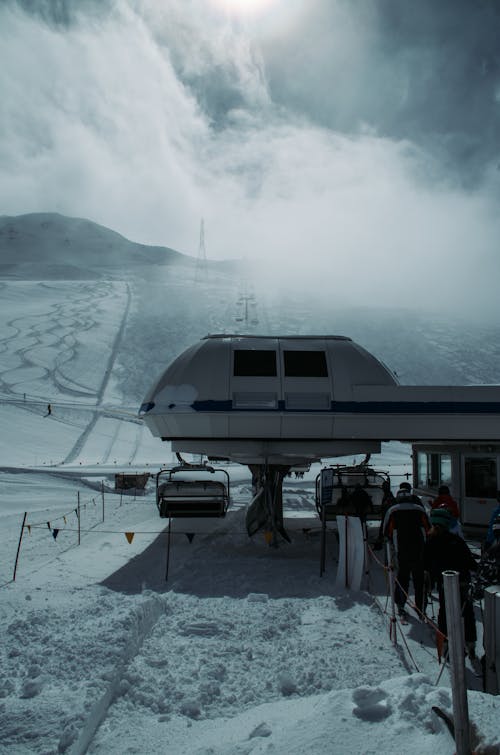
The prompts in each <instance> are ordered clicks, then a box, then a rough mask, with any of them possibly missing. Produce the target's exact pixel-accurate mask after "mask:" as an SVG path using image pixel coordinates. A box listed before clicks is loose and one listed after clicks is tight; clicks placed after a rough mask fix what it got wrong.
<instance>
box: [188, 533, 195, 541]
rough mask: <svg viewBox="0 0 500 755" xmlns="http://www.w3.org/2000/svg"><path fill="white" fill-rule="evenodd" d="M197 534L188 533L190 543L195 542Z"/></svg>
mask: <svg viewBox="0 0 500 755" xmlns="http://www.w3.org/2000/svg"><path fill="white" fill-rule="evenodd" d="M194 536H195V533H194V532H186V537H187V539H188V540H189V542H190V543H192V542H193V540H194Z"/></svg>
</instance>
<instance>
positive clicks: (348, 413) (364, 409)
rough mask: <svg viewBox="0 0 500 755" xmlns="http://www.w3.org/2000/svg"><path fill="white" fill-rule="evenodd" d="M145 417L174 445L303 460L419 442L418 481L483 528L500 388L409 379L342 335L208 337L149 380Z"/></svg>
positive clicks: (493, 484)
mask: <svg viewBox="0 0 500 755" xmlns="http://www.w3.org/2000/svg"><path fill="white" fill-rule="evenodd" d="M140 414H141V416H142V417H143V419H144V422H145V423H146V425H147V426H148V427H149V428H150V430H151V432H152V433H153V435H155V436H157V437H159V438H161V439H162V440H166V441H170V442H171V443H172V449H173V450H174V451H177V452H189V453H193V454H205V455H207V456H208V457H209V458H219V459H228V460H233V461H236V462H239V463H242V464H249V465H261V466H262V467H267V466H269V465H280V466H283V467H286V466H293V465H297V464H307V463H310V462H312V461H319V460H321V459H326V458H332V457H336V456H345V455H347V454H359V453H365V454H373V453H378V452H380V447H381V446H380V444H381V442H382V441H390V440H399V441H404V442H409V443H412V446H413V454H414V486H415V488H416V489H417V492H420V493H421V494H423V495H424V496H425V495H435V494H437V488H438V487H439V485H441V484H448V485H449V486H450V489H451V491H452V494H453V495H454V496H455V497H456V498H457V500H458V501H459V503H460V505H461V510H462V518H463V520H464V523H465V524H471V525H474V524H479V525H484V524H487V522H488V518H489V514H490V512H491V510H492V508H493V506H494V505H495V498H496V491H497V486H498V479H499V478H498V473H499V472H500V469H499V463H500V385H498V386H497V385H494V386H491V385H488V386H403V385H400V384H399V382H398V380H397V378H396V377H395V375H394V374H393V373H392V372H391V371H390V370H389V369H388V368H387V367H386V366H385V365H384V364H383V363H382V362H380V361H379V360H378V359H376V358H375V357H374V356H373V355H372V354H370V353H369V352H368V351H366V350H365V349H364V348H362V347H361V346H359V345H358V344H356V343H354V342H353V341H352V340H351V339H350V338H346V337H344V336H249V335H227V334H222V335H210V336H207V337H206V338H204V339H202V340H201V341H199V342H198V343H197V344H195V345H194V346H191V347H190V348H189V349H187V350H186V351H184V352H183V353H182V354H181V355H180V356H179V357H178V358H177V359H176V360H175V361H174V362H173V363H172V364H171V365H170V366H169V367H168V368H167V369H166V370H165V372H164V373H163V375H162V376H161V377H160V379H159V380H158V381H157V382H156V383H155V384H154V385H153V387H152V388H151V390H150V391H149V392H148V394H147V396H146V397H145V399H144V402H143V404H142V406H141V408H140Z"/></svg>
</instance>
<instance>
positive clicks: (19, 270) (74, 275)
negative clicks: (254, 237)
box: [0, 213, 195, 280]
mask: <svg viewBox="0 0 500 755" xmlns="http://www.w3.org/2000/svg"><path fill="white" fill-rule="evenodd" d="M194 262H195V260H193V258H192V257H189V256H187V255H184V254H181V253H180V252H176V251H175V250H174V249H170V248H168V247H159V246H147V245H146V244H137V243H134V242H133V241H129V240H128V239H126V238H125V237H124V236H122V235H120V234H119V233H116V232H115V231H112V230H110V229H109V228H105V227H104V226H102V225H99V224H98V223H94V222H92V221H90V220H86V219H83V218H70V217H66V216H64V215H60V214H58V213H31V214H27V215H18V216H14V217H9V216H5V215H3V216H0V275H2V276H4V277H9V278H15V279H44V280H52V279H63V280H64V279H67V280H72V279H82V278H83V279H87V278H102V277H106V276H112V277H116V276H117V274H120V272H123V271H124V270H134V272H135V273H136V274H139V275H141V277H150V276H151V277H152V276H153V269H156V267H157V266H166V265H175V264H177V265H185V266H192V265H193V263H194Z"/></svg>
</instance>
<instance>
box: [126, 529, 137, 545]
mask: <svg viewBox="0 0 500 755" xmlns="http://www.w3.org/2000/svg"><path fill="white" fill-rule="evenodd" d="M134 535H135V532H126V533H125V537H126V538H127V540H128V542H129V544H130V543H131V542H132V540H133V539H134Z"/></svg>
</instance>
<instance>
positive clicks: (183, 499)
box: [156, 465, 229, 518]
mask: <svg viewBox="0 0 500 755" xmlns="http://www.w3.org/2000/svg"><path fill="white" fill-rule="evenodd" d="M216 473H222V474H223V475H225V478H226V481H225V482H223V481H222V480H216V479H207V475H215V474H216ZM162 475H163V477H165V479H164V480H163V481H162V480H161V477H162ZM156 505H157V506H158V511H159V514H160V516H161V517H167V518H175V517H191V518H197V517H198V518H199V517H222V516H225V515H226V512H227V509H228V506H229V475H228V474H227V472H226V471H225V470H224V469H214V468H213V467H209V466H207V465H202V466H200V467H194V466H187V467H184V466H181V467H174V468H173V469H168V470H167V469H163V470H160V472H159V473H158V475H157V477H156Z"/></svg>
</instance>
